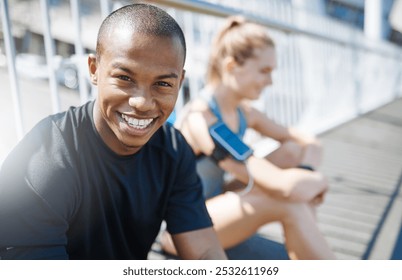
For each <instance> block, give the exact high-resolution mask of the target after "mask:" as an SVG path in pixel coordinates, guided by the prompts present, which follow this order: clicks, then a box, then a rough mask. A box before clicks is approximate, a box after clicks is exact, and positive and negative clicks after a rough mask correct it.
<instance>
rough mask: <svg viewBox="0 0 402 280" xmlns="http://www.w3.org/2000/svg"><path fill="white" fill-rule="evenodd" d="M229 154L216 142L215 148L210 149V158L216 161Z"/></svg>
mask: <svg viewBox="0 0 402 280" xmlns="http://www.w3.org/2000/svg"><path fill="white" fill-rule="evenodd" d="M228 156H229V153H228V152H227V151H226V150H225V149H223V148H222V147H220V146H219V145H218V144H217V143H215V148H214V150H213V151H212V154H211V158H212V159H213V160H214V161H215V162H216V163H218V162H220V161H221V160H223V159H225V158H227V157H228Z"/></svg>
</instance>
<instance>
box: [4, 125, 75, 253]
mask: <svg viewBox="0 0 402 280" xmlns="http://www.w3.org/2000/svg"><path fill="white" fill-rule="evenodd" d="M41 125H43V123H42V124H41ZM41 125H39V127H37V128H36V129H35V131H34V132H31V133H29V134H28V135H27V136H26V137H25V138H24V139H23V140H22V141H21V142H20V143H19V144H18V145H17V146H16V148H15V149H14V150H13V151H12V152H11V153H10V155H9V156H8V157H7V159H6V160H5V162H4V163H3V165H2V167H1V170H0V257H1V259H67V258H68V255H67V252H66V248H65V245H66V244H67V238H66V231H67V230H68V222H67V220H66V217H67V216H68V215H67V211H66V207H65V205H66V202H68V201H69V199H70V198H69V196H68V195H65V194H63V193H59V194H61V195H56V193H57V192H58V191H57V189H60V190H61V191H62V189H63V188H60V186H62V185H63V184H64V183H67V182H66V181H68V179H66V180H65V181H64V182H60V181H59V180H58V179H59V178H60V177H59V175H60V174H59V172H60V170H61V168H60V165H59V164H57V163H56V164H54V163H55V159H54V158H53V157H54V156H52V147H54V146H56V143H55V141H58V140H57V137H55V136H54V135H52V134H53V132H52V130H51V129H50V130H46V131H43V130H42V129H41ZM44 132H46V133H47V134H46V137H43V135H44V134H43V133H44ZM59 140H60V139H59ZM49 158H52V160H51V161H50V160H49Z"/></svg>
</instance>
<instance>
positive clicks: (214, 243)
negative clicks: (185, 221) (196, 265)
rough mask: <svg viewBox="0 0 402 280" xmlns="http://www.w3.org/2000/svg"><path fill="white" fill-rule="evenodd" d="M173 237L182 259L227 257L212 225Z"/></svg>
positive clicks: (219, 258) (221, 258) (218, 258)
mask: <svg viewBox="0 0 402 280" xmlns="http://www.w3.org/2000/svg"><path fill="white" fill-rule="evenodd" d="M172 239H173V243H174V245H175V247H176V250H177V252H178V255H179V256H180V258H182V259H187V260H191V259H198V260H226V259H227V257H226V254H225V252H224V251H223V249H222V247H221V245H220V243H219V240H218V237H217V235H216V233H215V231H214V230H213V228H212V227H209V228H204V229H200V230H193V231H188V232H183V233H179V234H174V235H172Z"/></svg>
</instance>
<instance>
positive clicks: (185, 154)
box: [165, 134, 212, 234]
mask: <svg viewBox="0 0 402 280" xmlns="http://www.w3.org/2000/svg"><path fill="white" fill-rule="evenodd" d="M177 137H178V147H179V159H178V161H177V162H178V164H177V172H176V178H175V185H174V188H173V191H172V193H171V197H170V198H169V204H168V211H167V217H166V218H165V219H166V224H167V230H168V231H169V233H171V234H177V233H182V232H186V231H192V230H197V229H202V228H207V227H211V226H212V221H211V218H210V216H209V214H208V211H207V208H206V206H205V199H204V197H203V194H202V185H201V180H200V178H199V176H198V175H197V172H196V168H195V162H196V161H195V160H196V159H195V155H194V153H193V152H192V150H191V148H190V146H189V145H188V144H187V142H185V140H184V138H183V137H182V136H181V134H178V136H177Z"/></svg>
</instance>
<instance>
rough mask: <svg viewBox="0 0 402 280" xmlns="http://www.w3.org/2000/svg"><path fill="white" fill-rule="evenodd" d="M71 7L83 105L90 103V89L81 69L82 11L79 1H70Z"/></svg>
mask: <svg viewBox="0 0 402 280" xmlns="http://www.w3.org/2000/svg"><path fill="white" fill-rule="evenodd" d="M70 5H71V15H72V18H73V25H74V29H75V40H74V47H75V54H76V56H77V59H78V63H76V65H77V69H78V82H79V91H80V101H81V104H84V103H85V102H87V101H88V99H89V96H88V88H87V81H86V79H85V76H84V73H83V69H82V67H81V65H82V63H80V62H79V61H80V59H83V58H84V48H83V45H82V40H81V17H80V9H79V1H78V0H70Z"/></svg>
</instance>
